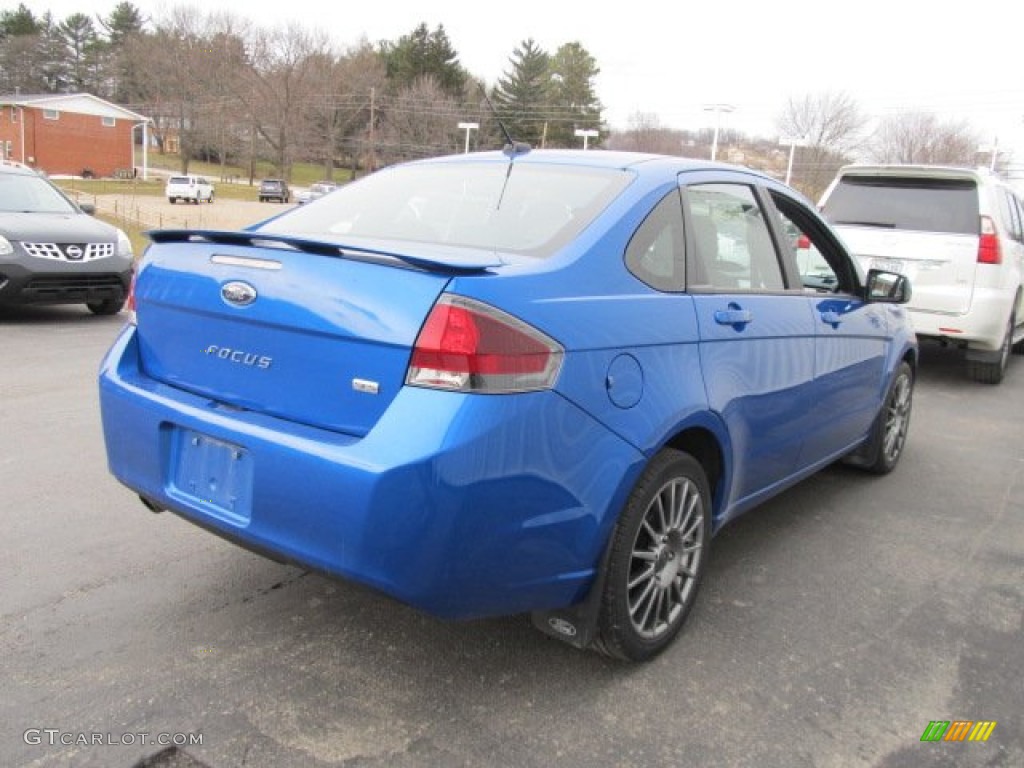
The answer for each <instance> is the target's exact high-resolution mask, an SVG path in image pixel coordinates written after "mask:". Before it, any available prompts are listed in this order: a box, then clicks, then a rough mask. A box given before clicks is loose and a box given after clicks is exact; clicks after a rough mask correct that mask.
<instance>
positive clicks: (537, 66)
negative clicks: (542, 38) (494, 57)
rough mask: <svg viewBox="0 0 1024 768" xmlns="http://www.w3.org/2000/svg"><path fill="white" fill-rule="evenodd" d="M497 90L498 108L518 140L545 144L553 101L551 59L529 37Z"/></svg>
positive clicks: (518, 50)
mask: <svg viewBox="0 0 1024 768" xmlns="http://www.w3.org/2000/svg"><path fill="white" fill-rule="evenodd" d="M509 63H510V65H511V68H510V69H508V70H506V71H505V73H504V75H503V76H502V77H501V78H499V80H498V85H497V87H496V88H495V90H494V93H493V99H494V103H495V109H496V110H497V112H498V115H499V116H500V117H501V119H502V122H504V123H505V126H506V127H507V128H508V131H509V133H511V134H512V138H513V139H514V140H516V141H526V142H529V143H530V144H533V145H534V146H542V145H543V144H544V143H545V138H546V136H545V134H546V130H547V128H548V118H549V117H551V115H550V113H549V112H548V108H549V106H550V100H551V91H552V89H551V70H550V57H549V56H548V54H547V53H546V52H544V50H542V49H541V48H540V47H539V46H538V45H537V44H536V43H535V42H534V40H533V38H529V39H527V40H524V41H523V42H522V43H520V44H519V45H518V46H517V47H516V49H515V50H514V51H513V52H512V56H511V57H510V58H509Z"/></svg>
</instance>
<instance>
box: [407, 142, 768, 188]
mask: <svg viewBox="0 0 1024 768" xmlns="http://www.w3.org/2000/svg"><path fill="white" fill-rule="evenodd" d="M508 160H509V155H507V154H505V153H504V152H501V151H493V152H470V153H468V154H459V155H446V156H444V157H436V158H427V159H424V160H417V161H414V162H415V163H417V164H422V163H453V164H458V163H466V162H470V163H471V162H480V161H488V162H508ZM514 162H515V163H517V164H523V165H527V164H529V165H533V164H539V165H575V166H580V167H590V168H608V169H614V170H625V169H630V170H636V171H638V172H644V173H646V172H649V171H653V172H655V173H657V172H659V171H660V172H663V173H664V172H675V173H682V172H684V171H700V170H719V171H735V172H740V173H746V174H750V175H753V176H758V177H760V178H763V179H770V180H772V181H775V179H772V177H771V176H768V175H767V174H764V173H761V172H760V171H755V170H752V169H750V168H745V167H742V166H738V165H730V164H728V163H718V162H712V161H710V160H702V159H700V158H692V157H677V156H674V155H657V154H650V153H643V152H619V151H610V150H601V149H591V150H583V149H532V150H530V151H528V152H524V153H522V154H517V155H515V159H514Z"/></svg>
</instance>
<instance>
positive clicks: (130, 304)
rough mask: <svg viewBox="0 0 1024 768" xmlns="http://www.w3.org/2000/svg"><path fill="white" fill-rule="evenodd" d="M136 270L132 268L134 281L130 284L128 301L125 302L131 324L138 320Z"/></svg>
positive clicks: (136, 322) (135, 323)
mask: <svg viewBox="0 0 1024 768" xmlns="http://www.w3.org/2000/svg"><path fill="white" fill-rule="evenodd" d="M135 275H136V272H135V270H132V281H131V283H129V285H128V301H126V302H125V309H127V310H128V322H129V323H130V324H131V325H137V324H138V320H137V318H136V317H135Z"/></svg>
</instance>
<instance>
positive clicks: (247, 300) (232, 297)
mask: <svg viewBox="0 0 1024 768" xmlns="http://www.w3.org/2000/svg"><path fill="white" fill-rule="evenodd" d="M220 295H221V297H222V298H223V299H224V301H226V302H227V303H228V304H231V305H232V306H235V307H247V306H249V305H250V304H252V303H253V302H254V301H256V289H255V288H253V287H252V286H251V285H249V284H248V283H243V282H241V281H240V280H235V281H233V282H230V283H225V284H224V285H223V287H221V289H220Z"/></svg>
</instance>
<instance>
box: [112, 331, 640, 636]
mask: <svg viewBox="0 0 1024 768" xmlns="http://www.w3.org/2000/svg"><path fill="white" fill-rule="evenodd" d="M100 405H101V412H102V419H103V430H104V437H105V440H106V446H107V457H108V462H109V465H110V469H111V471H112V472H113V474H114V475H115V476H116V477H117V478H118V480H119V481H121V482H122V483H123V484H125V485H126V486H128V487H129V488H131V489H133V490H134V491H136V492H137V493H139V494H141V495H142V496H144V497H147V498H148V499H151V500H153V501H154V502H156V503H157V504H158V505H159V506H163V507H166V508H168V509H170V510H172V511H174V512H175V513H177V514H179V515H181V516H182V517H185V518H187V519H189V520H192V521H193V522H196V523H197V524H199V525H202V526H204V527H207V528H209V529H212V530H214V531H216V532H217V533H219V534H221V535H223V536H225V537H227V538H229V539H232V540H234V541H236V542H238V543H240V544H242V545H243V546H246V547H249V548H251V549H254V550H256V551H261V552H264V553H266V554H269V555H271V556H274V557H276V558H279V559H282V560H286V561H291V562H295V563H298V564H301V565H304V566H306V567H310V568H313V569H316V570H320V571H324V572H327V573H329V574H332V575H335V576H339V577H343V578H349V579H352V580H355V581H358V582H361V583H364V584H367V585H370V586H372V587H374V588H376V589H379V590H381V591H383V592H385V593H387V594H389V595H391V596H393V597H395V598H397V599H399V600H401V601H403V602H405V603H408V604H411V605H413V606H416V607H417V608H420V609H421V610H424V611H427V612H429V613H432V614H435V615H438V616H442V617H445V618H471V617H477V616H487V615H502V614H511V613H519V612H525V611H531V610H538V609H547V608H556V607H563V606H566V605H570V604H572V603H575V602H578V601H579V600H581V599H582V598H583V597H584V596H585V595H586V592H587V588H588V586H589V584H590V582H591V580H592V578H593V576H594V573H595V569H596V567H597V564H598V562H599V560H600V557H601V553H602V551H603V549H604V545H605V542H606V541H607V537H608V535H609V532H610V530H611V527H612V525H613V524H614V518H615V517H616V515H617V512H618V510H619V509H620V508H621V506H622V504H623V503H624V497H625V494H626V493H627V492H628V489H629V488H630V487H631V486H632V483H633V480H634V479H635V477H636V475H637V474H638V473H639V471H640V469H641V468H642V465H643V457H642V455H640V454H639V453H638V452H637V451H636V450H635V449H634V448H632V447H631V446H629V445H628V444H627V443H625V442H623V441H622V440H621V439H620V438H618V437H617V436H615V435H614V434H612V433H611V432H609V431H608V430H607V429H606V428H605V427H603V426H601V425H600V424H599V423H597V422H596V421H594V420H593V419H591V418H590V417H589V416H588V415H587V414H586V413H584V412H583V411H581V410H580V409H579V408H578V407H576V406H574V405H573V404H571V403H569V402H568V401H567V400H565V399H564V398H562V397H561V396H559V395H557V394H556V393H553V392H537V393H531V394H525V395H513V396H479V395H478V396H471V395H461V394H454V393H448V392H435V391H430V390H423V389H416V388H411V387H407V388H403V390H401V391H400V392H399V393H398V394H397V395H396V397H395V399H394V401H393V402H392V403H391V405H390V406H389V408H388V409H387V410H386V412H385V413H384V415H383V417H382V418H381V419H380V420H379V421H378V423H377V424H376V425H375V426H374V428H373V429H372V430H371V431H370V433H369V434H368V435H367V436H366V437H364V438H361V439H356V438H352V437H350V436H346V435H341V434H338V433H334V432H329V431H326V430H321V429H317V428H313V427H307V426H303V425H298V424H294V423H291V422H286V421H283V420H281V419H276V418H272V417H268V416H264V415H261V414H256V413H251V412H244V411H237V410H227V409H224V408H221V407H218V405H217V404H215V403H211V402H210V401H209V399H208V398H202V397H197V396H194V395H191V394H189V393H186V392H183V391H181V390H177V389H174V388H172V387H168V386H166V385H164V384H161V383H159V382H157V381H154V380H152V379H150V378H148V377H147V376H146V375H145V373H143V372H142V371H140V368H139V362H138V352H137V347H136V340H135V332H134V329H133V328H131V327H129V328H126V329H125V331H124V332H123V333H122V335H121V336H120V337H119V339H118V340H117V342H116V343H115V345H114V346H113V348H112V349H111V351H110V353H109V354H108V356H107V358H106V359H105V360H104V363H103V365H102V367H101V371H100ZM182 435H202V436H204V437H203V439H206V438H209V439H210V440H212V441H216V442H217V443H219V444H224V445H228V446H234V447H237V448H238V451H239V453H241V454H243V455H244V459H243V462H244V463H245V464H246V465H247V466H248V467H249V469H248V470H247V472H248V475H249V477H248V479H247V481H246V483H245V486H246V487H245V488H244V489H243V492H242V493H241V494H239V497H240V504H241V505H242V506H243V507H244V508H242V509H235V510H231V511H229V510H227V509H225V507H224V506H223V504H218V503H216V502H215V500H210V499H204V498H203V496H204V495H210V494H204V493H203V492H202V490H201V489H200V490H198V491H196V492H195V493H192V492H190V491H188V490H183V488H182V483H180V482H179V480H176V477H178V478H179V479H180V466H181V461H182V459H181V455H182V451H181V447H180V445H179V443H180V441H181V436H182ZM189 439H195V438H189Z"/></svg>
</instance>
